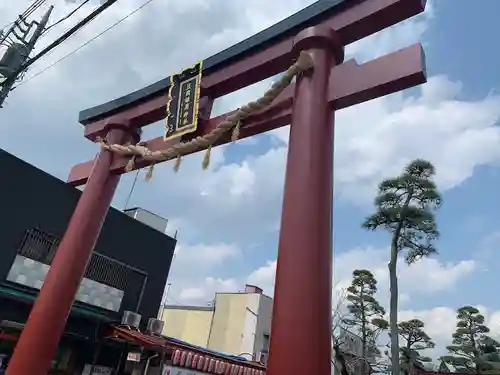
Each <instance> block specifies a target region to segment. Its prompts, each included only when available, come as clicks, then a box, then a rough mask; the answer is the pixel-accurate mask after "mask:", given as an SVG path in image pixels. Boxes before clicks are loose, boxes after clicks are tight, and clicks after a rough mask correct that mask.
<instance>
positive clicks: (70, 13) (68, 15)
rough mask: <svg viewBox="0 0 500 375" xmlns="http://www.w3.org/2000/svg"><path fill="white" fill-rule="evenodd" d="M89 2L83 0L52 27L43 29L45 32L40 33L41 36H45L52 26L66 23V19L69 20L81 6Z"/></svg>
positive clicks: (88, 0)
mask: <svg viewBox="0 0 500 375" xmlns="http://www.w3.org/2000/svg"><path fill="white" fill-rule="evenodd" d="M89 2H90V0H85V1H84V2H83V3H81V4H80V5H78V6H77V7H76V8H75V9H73V10H72V11H71V12H69V13H68V14H67V15H66V16H64V17H63V18H61V19H60V20H59V21H57V22H54V23H53V24H52V25H50V26H49V27H47V28H46V29H45V31H44V32H43V33H42V35H45V34H46V33H47V32H48V31H49V30H50V29H52V28H53V27H54V26H57V25H59V24H60V23H61V22H63V21H66V20H67V19H68V18H70V17H71V16H72V15H73V14H75V13H76V12H78V11H79V10H80V9H81V8H83V6H85V4H87V3H89Z"/></svg>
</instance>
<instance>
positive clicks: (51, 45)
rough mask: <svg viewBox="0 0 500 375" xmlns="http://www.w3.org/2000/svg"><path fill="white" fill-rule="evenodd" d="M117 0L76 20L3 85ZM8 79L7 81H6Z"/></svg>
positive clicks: (11, 80) (14, 78)
mask: <svg viewBox="0 0 500 375" xmlns="http://www.w3.org/2000/svg"><path fill="white" fill-rule="evenodd" d="M40 1H42V2H45V0H40ZM117 1H118V0H108V1H106V2H105V3H104V4H102V5H101V6H99V7H98V8H96V9H95V10H94V11H93V12H91V13H90V14H89V15H88V16H87V17H85V18H84V19H83V20H81V21H80V22H78V23H77V24H76V25H75V26H73V27H72V28H71V29H69V30H68V31H66V32H65V33H64V34H63V35H61V36H60V37H59V38H57V39H56V40H55V41H53V42H52V43H51V44H49V45H48V46H47V47H45V48H44V49H43V50H42V51H40V52H39V53H38V54H36V55H35V56H33V57H32V58H31V59H29V60H28V61H27V62H25V63H24V64H23V65H22V66H21V67H20V68H19V69H17V71H16V72H14V74H12V75H11V76H10V77H9V78H8V79H7V80H6V82H4V85H8V84H12V82H15V81H16V80H17V79H18V76H19V74H21V73H22V72H23V71H25V70H26V69H27V68H28V67H29V66H31V65H32V64H33V63H35V62H36V61H37V60H39V59H40V58H41V57H43V56H45V55H46V54H47V53H49V52H50V51H52V50H53V49H54V48H56V47H58V46H59V45H61V44H62V43H63V42H65V41H66V40H67V39H68V38H70V37H71V36H72V35H73V34H75V33H76V32H77V31H79V30H80V29H81V28H82V27H84V26H85V25H86V24H88V23H89V22H91V21H92V20H94V18H96V17H97V16H98V15H99V14H101V13H102V12H104V11H105V10H106V9H108V8H109V7H110V6H111V5H113V4H114V3H116V2H117ZM7 81H8V82H7Z"/></svg>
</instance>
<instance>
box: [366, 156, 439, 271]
mask: <svg viewBox="0 0 500 375" xmlns="http://www.w3.org/2000/svg"><path fill="white" fill-rule="evenodd" d="M434 175H435V169H434V166H433V165H432V164H431V163H430V162H428V161H425V160H420V159H417V160H414V161H413V162H411V163H410V164H409V165H408V166H407V167H406V168H405V170H404V171H403V173H402V174H401V175H400V176H398V177H396V178H391V179H387V180H384V181H382V183H381V184H380V185H379V191H378V195H377V197H376V199H375V206H376V208H377V211H376V212H375V214H373V215H371V216H369V217H368V218H367V219H366V220H365V222H364V223H363V228H366V229H369V230H375V229H378V228H383V229H385V230H387V231H389V232H390V233H391V234H392V235H397V238H396V239H395V240H396V245H397V251H398V252H400V251H402V250H407V252H406V254H405V260H406V262H407V263H409V264H411V263H413V262H415V261H416V260H418V259H420V258H422V257H425V256H428V255H430V254H434V253H436V252H437V251H436V249H435V247H434V245H433V242H434V240H436V239H437V238H438V236H439V232H438V230H437V225H436V222H435V219H434V212H435V210H436V209H437V208H438V207H439V206H440V205H441V202H442V200H441V196H440V194H439V192H438V191H437V187H436V184H435V183H434V181H433V180H432V178H433V177H434Z"/></svg>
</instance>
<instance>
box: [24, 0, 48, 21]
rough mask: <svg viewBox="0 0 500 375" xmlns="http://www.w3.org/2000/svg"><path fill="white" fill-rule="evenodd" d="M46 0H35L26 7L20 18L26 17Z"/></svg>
mask: <svg viewBox="0 0 500 375" xmlns="http://www.w3.org/2000/svg"><path fill="white" fill-rule="evenodd" d="M46 1H47V0H35V1H34V2H33V3H32V4H31V5H30V6H29V7H28V9H26V10H25V11H24V12H23V14H21V17H20V18H21V19H24V18H28V17H29V16H30V15H32V14H33V13H34V12H35V11H36V10H37V9H38V8H40V7H41V6H42V5H43V4H44V3H45V2H46Z"/></svg>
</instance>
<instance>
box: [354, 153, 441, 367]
mask: <svg viewBox="0 0 500 375" xmlns="http://www.w3.org/2000/svg"><path fill="white" fill-rule="evenodd" d="M435 173H436V171H435V168H434V166H433V165H432V164H431V163H430V162H428V161H426V160H422V159H417V160H414V161H412V162H411V163H409V164H408V165H407V166H406V167H405V169H404V170H403V173H402V174H401V175H399V176H398V177H395V178H390V179H387V180H384V181H382V182H381V183H380V185H379V188H378V194H377V197H376V199H375V207H376V212H375V213H374V214H373V215H371V216H369V217H368V218H366V220H365V221H364V223H363V224H362V226H363V228H365V229H369V230H376V229H384V230H386V231H388V232H389V233H390V234H391V253H390V261H389V282H390V290H391V297H390V319H389V322H390V329H391V330H390V334H391V364H392V374H393V375H400V362H399V336H398V329H397V328H398V327H397V325H398V317H397V314H398V313H397V311H398V279H397V272H396V267H397V259H398V256H399V255H400V253H403V252H404V259H405V261H406V263H408V264H412V263H414V262H416V261H417V260H419V259H420V258H422V257H426V256H429V255H431V254H435V253H437V251H436V248H435V246H434V241H435V240H436V239H437V238H438V236H439V232H438V229H437V225H436V221H435V219H434V212H435V211H436V209H437V208H438V207H439V206H440V205H441V202H442V201H441V196H440V194H439V192H438V190H437V188H436V185H435V183H434V181H433V178H434V175H435Z"/></svg>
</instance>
